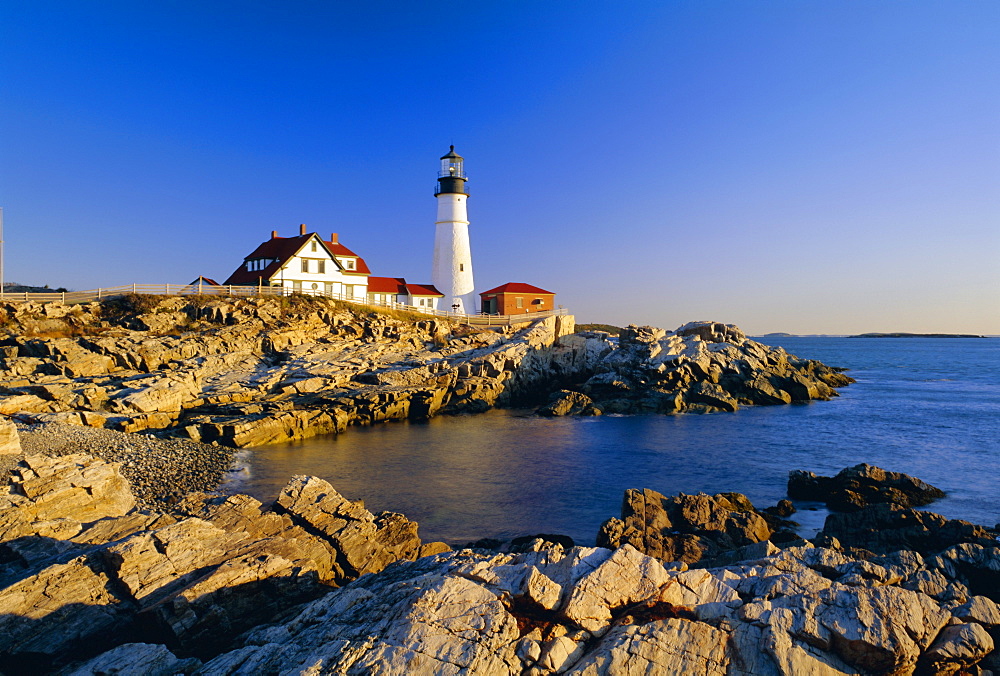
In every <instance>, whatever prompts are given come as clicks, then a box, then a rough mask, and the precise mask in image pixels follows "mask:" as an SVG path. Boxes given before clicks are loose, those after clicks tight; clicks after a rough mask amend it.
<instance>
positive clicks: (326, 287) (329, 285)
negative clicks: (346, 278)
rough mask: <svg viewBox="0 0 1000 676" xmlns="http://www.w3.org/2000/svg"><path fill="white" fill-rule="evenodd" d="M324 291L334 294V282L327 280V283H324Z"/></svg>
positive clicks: (329, 294) (330, 294)
mask: <svg viewBox="0 0 1000 676" xmlns="http://www.w3.org/2000/svg"><path fill="white" fill-rule="evenodd" d="M323 291H324V292H325V293H326V295H328V296H332V295H333V282H327V283H326V284H324V285H323Z"/></svg>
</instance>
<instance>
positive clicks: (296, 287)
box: [292, 282, 302, 293]
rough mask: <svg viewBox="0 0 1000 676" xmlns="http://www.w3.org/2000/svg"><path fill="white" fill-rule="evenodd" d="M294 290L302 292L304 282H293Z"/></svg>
mask: <svg viewBox="0 0 1000 676" xmlns="http://www.w3.org/2000/svg"><path fill="white" fill-rule="evenodd" d="M292 291H293V292H294V293H302V282H292Z"/></svg>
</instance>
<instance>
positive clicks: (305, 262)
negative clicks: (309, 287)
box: [302, 258, 309, 272]
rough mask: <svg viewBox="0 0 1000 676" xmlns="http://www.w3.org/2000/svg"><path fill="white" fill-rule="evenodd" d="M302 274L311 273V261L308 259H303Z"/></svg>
mask: <svg viewBox="0 0 1000 676" xmlns="http://www.w3.org/2000/svg"><path fill="white" fill-rule="evenodd" d="M302 272H309V259H308V258H303V259H302Z"/></svg>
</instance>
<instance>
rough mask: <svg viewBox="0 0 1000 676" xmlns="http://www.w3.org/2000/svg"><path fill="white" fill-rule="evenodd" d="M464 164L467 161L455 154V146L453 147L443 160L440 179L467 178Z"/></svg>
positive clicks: (439, 173)
mask: <svg viewBox="0 0 1000 676" xmlns="http://www.w3.org/2000/svg"><path fill="white" fill-rule="evenodd" d="M464 163H465V159H464V158H463V157H462V156H461V155H459V154H458V153H456V152H455V146H451V149H450V150H449V151H448V154H447V155H445V156H444V157H442V158H441V170H440V171H439V172H438V178H466V176H465V169H464V166H463V165H464Z"/></svg>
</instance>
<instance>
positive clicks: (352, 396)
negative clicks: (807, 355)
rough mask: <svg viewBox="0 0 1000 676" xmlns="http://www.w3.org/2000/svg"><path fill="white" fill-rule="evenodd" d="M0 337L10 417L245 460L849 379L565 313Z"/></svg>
mask: <svg viewBox="0 0 1000 676" xmlns="http://www.w3.org/2000/svg"><path fill="white" fill-rule="evenodd" d="M0 325H2V326H3V327H4V329H5V331H6V332H7V337H6V338H3V339H0V414H4V415H8V416H11V415H15V416H18V417H19V419H21V420H23V421H26V422H28V421H37V422H43V423H61V424H75V425H82V426H90V427H95V428H108V429H112V430H118V431H123V432H132V433H134V432H144V433H146V434H157V435H160V436H170V437H176V438H184V439H188V440H190V441H193V442H203V443H213V442H214V443H217V444H221V445H226V446H231V447H236V448H242V447H247V446H257V445H262V444H267V443H273V442H277V441H286V440H291V439H297V438H303V437H307V436H312V435H316V434H327V433H338V434H339V433H342V432H344V431H345V430H346V429H347V428H348V427H349V426H352V425H371V424H376V423H379V422H384V421H386V420H400V419H411V420H420V419H426V418H429V417H432V416H435V415H441V414H448V413H476V412H482V411H485V410H488V409H490V408H494V407H509V406H524V405H538V404H544V403H545V399H546V396H547V395H551V399H550V401H549V403H548V404H547V405H545V406H543V409H542V411H540V412H541V413H543V414H547V415H563V414H567V413H571V414H573V413H576V414H591V415H592V414H598V413H601V412H608V413H646V412H657V413H664V414H672V413H683V412H700V413H706V412H718V411H734V410H736V409H737V408H739V407H740V406H745V405H771V404H785V403H791V402H797V401H810V400H823V399H829V398H831V397H834V396H836V390H835V388H837V387H843V386H845V385H847V384H849V383H851V382H853V380H852V379H851V378H849V377H847V376H845V375H843V373H841V371H842V370H843V369H837V368H833V367H828V366H826V365H824V364H821V363H819V362H816V361H813V360H807V359H799V358H797V357H795V356H793V355H789V354H787V353H786V352H785V351H784V350H782V349H781V348H777V347H769V346H766V345H763V344H761V343H756V342H754V341H752V340H750V339H748V338H747V337H746V336H745V335H744V334H743V332H742V331H740V330H739V329H738V328H737V327H735V326H732V325H727V324H721V323H717V322H692V323H690V324H686V325H684V326H682V327H680V328H679V329H677V330H676V331H665V330H663V329H657V328H654V327H635V326H632V327H629V328H628V329H626V330H625V331H624V332H623V333H622V335H621V337H620V338H619V340H618V341H617V344H616V343H614V342H612V341H611V340H610V339H609V338H610V337H609V336H608V334H606V333H603V332H580V333H575V322H574V318H573V317H572V316H553V317H546V318H544V319H539V320H536V321H534V322H527V323H525V324H521V325H515V326H510V327H472V326H467V325H461V324H452V323H448V322H445V321H442V320H437V319H427V318H424V317H422V316H420V315H413V316H410V315H405V314H401V313H397V312H388V311H382V312H379V311H375V310H373V309H372V308H366V307H364V306H356V305H350V304H345V303H338V302H335V301H329V300H326V299H322V298H311V297H289V298H246V299H237V298H229V297H206V296H187V297H185V296H181V297H164V298H161V297H151V296H125V297H119V298H115V299H110V300H107V301H104V302H102V303H92V304H88V305H75V306H68V305H59V304H45V305H35V304H13V303H8V304H0Z"/></svg>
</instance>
